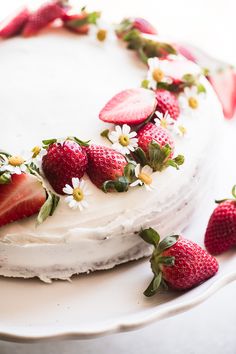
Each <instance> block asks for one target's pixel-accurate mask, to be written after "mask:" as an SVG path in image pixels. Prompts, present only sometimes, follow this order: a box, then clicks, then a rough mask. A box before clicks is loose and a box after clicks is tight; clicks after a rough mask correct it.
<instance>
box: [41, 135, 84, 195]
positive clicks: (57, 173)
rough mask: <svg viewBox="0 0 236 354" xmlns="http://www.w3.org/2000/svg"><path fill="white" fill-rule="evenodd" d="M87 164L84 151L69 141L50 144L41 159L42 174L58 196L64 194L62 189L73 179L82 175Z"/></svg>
mask: <svg viewBox="0 0 236 354" xmlns="http://www.w3.org/2000/svg"><path fill="white" fill-rule="evenodd" d="M87 164H88V159H87V154H86V151H85V149H84V148H82V147H81V146H80V145H79V144H78V143H77V142H75V141H71V140H66V141H65V142H64V143H57V142H54V143H52V144H50V145H49V147H48V150H47V154H46V155H44V156H43V159H42V169H43V172H44V174H45V176H46V177H47V179H48V181H49V183H50V184H51V186H52V187H53V189H54V190H55V191H56V192H57V193H58V194H64V193H63V188H64V187H65V185H66V184H70V183H71V180H72V178H73V177H77V178H81V177H82V176H83V175H84V173H85V170H86V168H87Z"/></svg>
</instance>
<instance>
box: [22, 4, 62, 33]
mask: <svg viewBox="0 0 236 354" xmlns="http://www.w3.org/2000/svg"><path fill="white" fill-rule="evenodd" d="M64 16H65V10H64V9H63V7H62V5H61V3H60V1H51V2H47V3H45V4H43V5H42V6H40V7H39V8H38V9H37V10H36V11H35V12H33V13H31V15H30V16H29V19H28V21H27V23H26V25H25V27H24V29H23V36H25V37H30V36H33V35H34V34H36V33H37V32H38V31H40V30H41V29H43V28H45V27H46V26H48V25H49V24H50V23H51V22H53V21H55V20H56V19H62V18H63V17H64Z"/></svg>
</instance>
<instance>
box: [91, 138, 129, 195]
mask: <svg viewBox="0 0 236 354" xmlns="http://www.w3.org/2000/svg"><path fill="white" fill-rule="evenodd" d="M86 151H87V155H88V168H87V174H88V176H89V178H90V179H91V181H92V182H93V183H94V184H95V185H96V186H97V187H98V188H103V190H104V191H105V192H106V191H108V190H109V189H115V190H117V191H118V192H123V191H126V190H127V189H128V183H127V181H126V180H125V178H124V179H123V178H122V177H123V175H124V169H125V166H126V165H127V160H126V158H125V157H124V156H123V155H122V154H121V153H119V152H117V151H115V150H113V149H111V148H109V147H106V146H102V145H90V146H89V147H88V148H86ZM120 178H121V179H120ZM123 182H124V184H123ZM104 183H106V185H104ZM123 189H124V190H123Z"/></svg>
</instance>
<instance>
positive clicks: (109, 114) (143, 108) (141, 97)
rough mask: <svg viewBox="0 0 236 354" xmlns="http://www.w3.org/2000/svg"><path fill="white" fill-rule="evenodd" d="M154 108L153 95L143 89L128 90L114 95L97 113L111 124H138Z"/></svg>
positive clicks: (148, 115)
mask: <svg viewBox="0 0 236 354" xmlns="http://www.w3.org/2000/svg"><path fill="white" fill-rule="evenodd" d="M155 108H156V98H155V93H154V92H153V91H151V90H147V89H144V88H136V89H129V90H125V91H121V92H120V93H118V94H117V95H115V96H114V97H113V98H112V99H111V100H110V101H108V103H107V104H106V105H105V107H104V108H103V109H102V110H101V112H100V113H99V118H100V119H101V120H102V121H104V122H108V123H113V124H129V125H133V124H139V123H142V122H144V121H145V120H146V119H147V118H148V117H150V116H151V115H152V114H153V112H154V110H155Z"/></svg>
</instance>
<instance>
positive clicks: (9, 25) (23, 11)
mask: <svg viewBox="0 0 236 354" xmlns="http://www.w3.org/2000/svg"><path fill="white" fill-rule="evenodd" d="M29 15H30V13H29V10H28V8H27V7H25V6H24V7H23V8H20V9H19V10H17V11H16V12H15V13H14V14H12V15H11V16H9V17H8V18H6V19H5V20H4V21H2V22H1V23H0V37H2V38H9V37H12V36H16V35H17V34H19V33H20V32H21V30H22V29H23V27H24V25H25V24H26V22H27V20H28V18H29Z"/></svg>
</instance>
